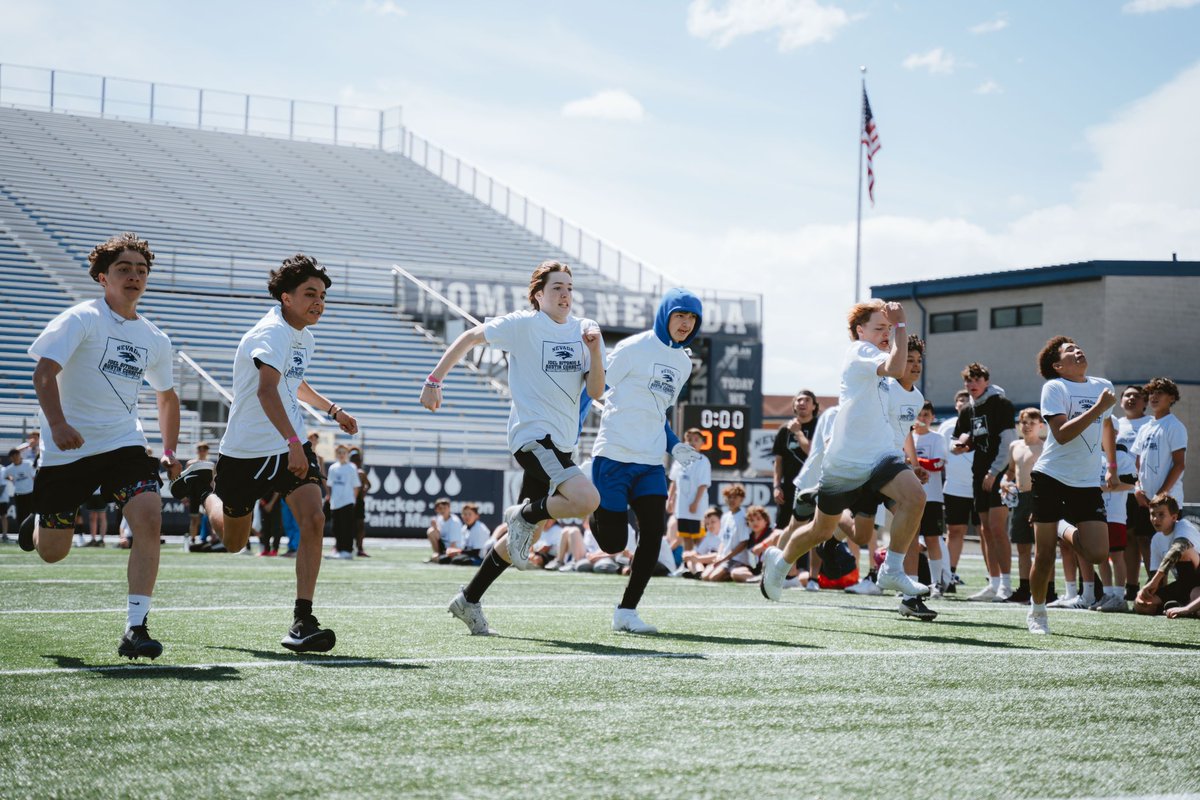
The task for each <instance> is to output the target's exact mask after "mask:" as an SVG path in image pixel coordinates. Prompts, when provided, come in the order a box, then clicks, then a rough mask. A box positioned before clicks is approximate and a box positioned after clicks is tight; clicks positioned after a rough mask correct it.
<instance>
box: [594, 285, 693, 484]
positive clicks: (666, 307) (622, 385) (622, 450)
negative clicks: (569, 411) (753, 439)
mask: <svg viewBox="0 0 1200 800" xmlns="http://www.w3.org/2000/svg"><path fill="white" fill-rule="evenodd" d="M676 311H685V312H688V313H690V314H695V315H696V317H697V320H696V325H695V327H694V328H693V329H692V332H691V334H690V335H689V336H688V337H687V340H686V341H683V342H673V341H671V336H670V334H669V332H668V322H669V321H670V318H671V314H673V313H675V312H676ZM702 312H703V306H702V304H701V302H700V298H698V297H696V295H694V294H692V293H691V292H689V291H687V290H686V289H671V290H670V291H668V292H667V293H666V294H665V295H664V296H663V299H662V302H660V303H659V305H658V313H657V314H656V315H655V319H654V328H653V329H651V330H648V331H643V332H642V333H637V334H634V335H633V336H630V337H628V338H627V339H624V340H622V341H621V342H620V343H619V344H618V345H617V346H616V347H615V348H614V349H613V350H612V351H611V352H610V353H609V358H608V367H609V370H610V371H609V377H610V378H612V379H613V380H612V381H611V382H610V383H609V384H608V385H607V386H606V387H605V390H606V394H605V404H606V407H605V411H604V416H603V418H602V420H601V426H600V427H601V432H600V435H599V436H598V437H597V440H596V447H595V448H594V449H593V453H594V455H597V456H599V455H604V456H606V457H609V458H613V459H615V460H618V461H633V460H636V462H637V463H653V462H654V461H655V459H656V458H659V457H658V456H655V455H652V453H653V452H654V451H657V452H662V450H661V448H662V447H663V445H664V444H665V446H666V451H667V452H670V451H671V449H672V448H673V447H674V446H675V445H676V444H678V443H679V438H678V437H677V436H676V435H675V432H674V431H673V430H671V423H670V413H669V410H670V405H671V404H673V403H674V402H675V401H676V399H677V398H678V396H679V393H680V392H681V391H682V390H683V385H684V384H685V383H686V382H687V379H688V378H689V377H690V374H691V360H690V359H689V358H688V356H687V354H686V353H684V352H682V351H683V349H684V348H685V347H687V345H688V344H690V343H691V342H692V341H693V340H694V339H695V338H696V336H697V335H699V332H700V322H701V320H702V316H701V314H702ZM664 347H666V348H668V350H667V351H666V352H664V350H663V348H664ZM668 353H670V355H668ZM656 371H659V372H661V374H657V375H656V374H655V373H656ZM643 373H644V374H643ZM647 389H649V391H647ZM585 397H586V395H585ZM588 405H589V403H587V402H585V403H584V404H583V406H582V408H581V410H580V411H581V413H580V422H581V424H582V420H583V416H584V414H586V411H587V406H588ZM618 412H619V413H618ZM613 414H616V416H612V415H613ZM655 417H657V418H658V419H659V420H662V422H660V423H658V424H661V425H662V430H663V431H664V432H665V436H664V437H663V438H662V439H659V440H658V442H657V444H651V443H652V442H654V439H656V438H657V437H653V436H652V437H651V438H650V439H647V438H646V437H647V435H648V432H647V430H646V426H647V425H650V424H654V423H653V419H654V418H655ZM613 426H617V427H613Z"/></svg>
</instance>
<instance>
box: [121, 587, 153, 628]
mask: <svg viewBox="0 0 1200 800" xmlns="http://www.w3.org/2000/svg"><path fill="white" fill-rule="evenodd" d="M149 613H150V595H148V594H131V595H129V605H128V606H127V609H126V622H125V627H127V628H132V627H133V626H134V625H144V624H145V622H146V615H147V614H149Z"/></svg>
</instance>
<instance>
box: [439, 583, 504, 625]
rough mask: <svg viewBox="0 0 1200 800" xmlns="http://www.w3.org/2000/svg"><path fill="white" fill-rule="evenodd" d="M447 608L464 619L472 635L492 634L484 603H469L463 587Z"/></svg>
mask: <svg viewBox="0 0 1200 800" xmlns="http://www.w3.org/2000/svg"><path fill="white" fill-rule="evenodd" d="M447 610H448V611H449V612H450V613H451V614H453V615H454V616H455V617H457V618H458V619H460V620H462V621H463V624H464V625H466V626H467V628H468V629H469V630H470V631H471V635H472V636H491V635H492V633H493V631H492V629H491V628H489V627H488V623H487V619H486V618H485V617H484V616H483V604H482V603H468V602H467V598H466V596H465V595H463V590H462V589H461V588H460V589H459V590H458V594H456V595H454V599H453V600H451V601H450V607H449V608H448V609H447Z"/></svg>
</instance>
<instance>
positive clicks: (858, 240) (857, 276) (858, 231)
mask: <svg viewBox="0 0 1200 800" xmlns="http://www.w3.org/2000/svg"><path fill="white" fill-rule="evenodd" d="M858 69H859V72H860V73H862V91H861V92H860V96H859V98H858V139H859V142H858V222H857V224H856V225H855V242H854V302H856V303H857V302H858V300H859V295H860V292H861V283H862V168H863V149H864V145H863V142H862V138H863V129H862V128H863V108H862V98H863V97H865V96H866V93H867V68H866V67H865V66H864V67H859V68H858Z"/></svg>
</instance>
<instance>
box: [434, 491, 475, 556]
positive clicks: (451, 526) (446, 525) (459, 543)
mask: <svg viewBox="0 0 1200 800" xmlns="http://www.w3.org/2000/svg"><path fill="white" fill-rule="evenodd" d="M425 536H426V537H427V538H428V539H429V546H430V547H431V548H433V555H431V556H430V557H429V559H428V560H429V561H433V562H437V563H439V564H447V563H449V561H450V559H449V557H448V556H447V554H446V551H447V550H448V549H450V548H452V547H453V548H457V549H458V550H460V551H461V550H462V549H463V546H464V544H465V543H466V536H465V532H464V530H463V523H462V520H461V519H459V518H458V517H456V516H455V515H454V514H451V513H450V498H448V497H439V498H438V499H437V500H435V501H434V503H433V518H432V519H430V521H429V528H428V529H426V531H425Z"/></svg>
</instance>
